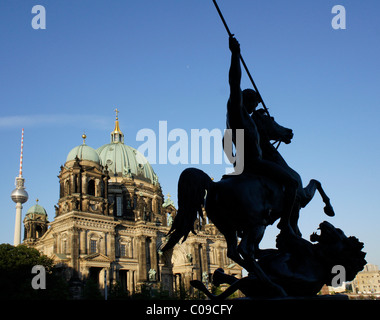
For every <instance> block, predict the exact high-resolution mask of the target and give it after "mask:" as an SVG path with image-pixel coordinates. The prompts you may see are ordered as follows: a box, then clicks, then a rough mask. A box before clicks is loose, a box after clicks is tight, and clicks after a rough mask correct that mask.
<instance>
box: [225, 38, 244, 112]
mask: <svg viewBox="0 0 380 320" xmlns="http://www.w3.org/2000/svg"><path fill="white" fill-rule="evenodd" d="M229 47H230V50H231V66H230V71H229V78H228V80H229V84H230V105H231V106H234V107H236V106H239V107H240V106H241V105H242V101H241V99H242V96H241V88H240V82H241V67H240V44H239V42H238V41H237V40H236V39H235V38H234V37H233V36H231V37H230V38H229Z"/></svg>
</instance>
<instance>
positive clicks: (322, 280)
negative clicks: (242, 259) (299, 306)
mask: <svg viewBox="0 0 380 320" xmlns="http://www.w3.org/2000/svg"><path fill="white" fill-rule="evenodd" d="M319 229H320V235H317V234H316V233H313V234H312V235H311V236H310V240H311V241H312V242H316V243H314V244H313V243H311V242H309V241H307V240H305V239H302V238H294V237H287V236H286V234H284V233H281V234H280V235H279V236H278V237H277V245H276V246H277V247H278V249H267V250H263V251H262V253H261V257H260V259H258V263H259V265H260V266H261V268H262V270H263V271H264V272H265V273H266V275H267V276H268V277H269V278H270V279H271V281H273V282H274V283H275V284H277V285H278V286H280V287H281V288H282V289H283V290H284V291H285V292H286V294H287V295H288V296H290V297H300V296H301V297H304V298H305V297H310V296H314V295H316V294H317V293H318V292H319V291H320V290H321V288H322V286H323V285H324V284H327V285H332V284H331V282H332V280H333V278H334V277H335V273H334V272H333V268H334V266H340V267H343V268H344V270H345V279H344V281H351V280H353V279H354V277H355V276H356V274H357V273H358V272H359V271H361V270H362V269H363V267H364V265H365V264H366V260H365V259H364V257H365V255H366V253H365V252H363V251H362V248H363V243H361V242H359V240H358V239H357V238H356V237H352V236H351V237H347V236H346V235H345V234H344V233H343V231H342V230H340V229H337V228H335V227H334V226H333V225H332V224H330V223H328V222H326V221H324V222H322V223H321V224H320V226H319ZM212 282H213V284H214V286H217V287H218V286H219V285H221V284H222V283H227V284H229V285H230V286H229V287H227V289H226V290H225V291H224V292H222V293H221V294H219V295H213V294H212V293H211V292H210V291H209V290H208V289H207V288H206V287H205V285H204V284H203V283H202V282H201V281H199V280H193V281H191V282H190V283H191V285H192V286H193V287H195V288H197V289H198V290H200V291H202V292H204V293H205V294H206V295H207V296H208V297H209V298H210V299H219V300H220V299H226V298H227V297H229V296H230V295H231V294H233V293H234V292H236V291H237V290H240V291H241V292H242V293H243V294H244V295H245V296H246V297H250V298H263V297H264V298H277V297H279V296H278V291H277V290H273V287H272V286H268V285H267V283H266V282H262V281H261V280H260V279H259V278H258V277H257V276H256V275H255V274H253V273H249V275H248V276H247V277H244V278H242V279H238V278H236V277H234V276H231V275H228V274H225V273H224V271H223V269H221V268H219V269H217V270H216V271H215V272H214V275H213V279H212Z"/></svg>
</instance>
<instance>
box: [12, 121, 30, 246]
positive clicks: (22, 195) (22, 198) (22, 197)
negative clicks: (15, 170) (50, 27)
mask: <svg viewBox="0 0 380 320" xmlns="http://www.w3.org/2000/svg"><path fill="white" fill-rule="evenodd" d="M23 148H24V129H22V133H21V155H20V171H19V175H18V177H16V180H15V184H16V189H14V190H13V191H12V194H11V198H12V200H13V201H14V202H15V203H16V222H15V234H14V240H13V244H14V245H15V246H17V245H19V244H20V243H21V215H22V214H21V212H22V204H23V203H25V202H27V201H28V193H27V192H26V191H25V187H24V182H25V179H24V178H23V177H22V157H23Z"/></svg>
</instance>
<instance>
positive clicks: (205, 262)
mask: <svg viewBox="0 0 380 320" xmlns="http://www.w3.org/2000/svg"><path fill="white" fill-rule="evenodd" d="M82 138H83V144H81V145H79V146H77V147H75V148H73V149H72V150H71V151H70V152H69V153H68V155H67V158H66V162H65V164H64V165H62V166H61V170H60V172H59V176H58V178H59V190H60V192H59V194H60V197H59V200H58V203H57V205H56V206H55V217H54V220H53V221H52V222H50V223H49V222H48V220H47V214H46V211H45V209H44V208H43V207H42V206H41V205H39V204H38V203H37V204H36V205H34V206H33V207H31V208H30V209H29V210H28V212H27V214H26V216H25V219H24V226H25V232H24V243H25V244H27V245H29V246H33V247H35V248H36V249H38V250H39V251H40V252H42V253H43V254H45V255H47V256H49V257H51V258H53V259H54V262H55V263H56V265H57V267H61V268H62V270H64V274H65V277H66V279H67V280H68V281H69V282H70V283H71V284H76V285H77V286H78V288H80V287H81V285H82V284H83V283H85V282H86V280H87V279H93V280H94V281H95V282H97V283H98V284H99V287H100V288H101V289H104V288H105V284H106V285H107V287H109V286H110V285H113V284H115V283H119V284H120V286H121V287H122V288H123V290H125V291H127V292H128V293H129V294H133V293H135V292H138V290H139V289H140V288H141V286H142V285H147V286H150V287H155V288H158V287H160V288H162V289H163V290H166V291H168V292H169V293H173V292H174V291H177V290H179V289H181V288H183V289H185V290H188V291H189V292H190V293H192V288H191V286H190V281H191V280H195V279H197V280H201V281H203V282H204V283H205V284H206V285H207V284H208V283H209V282H210V280H211V278H210V277H211V275H212V273H213V272H214V271H215V270H216V269H217V268H220V267H221V268H223V269H224V270H225V272H226V273H229V274H232V275H234V276H237V277H241V272H242V269H241V267H240V266H239V265H237V264H234V263H233V262H232V261H231V260H230V259H229V258H227V245H226V242H225V239H224V237H223V235H222V234H221V233H219V232H218V230H217V229H216V227H215V226H214V225H213V224H212V223H206V222H203V220H202V221H201V220H197V221H196V228H195V229H196V230H197V231H198V232H197V234H196V235H193V234H192V235H190V236H189V238H188V239H187V240H186V242H185V243H183V244H178V245H176V246H175V247H174V248H173V249H172V250H170V251H168V252H165V253H162V252H161V250H160V249H161V248H162V247H163V245H164V244H165V241H166V235H167V233H168V231H169V229H170V226H171V223H172V221H173V219H174V217H175V215H176V212H177V210H176V208H175V205H174V202H173V201H172V200H171V199H170V196H168V197H167V199H166V200H164V196H163V194H162V189H161V186H160V183H159V181H158V177H157V175H156V174H155V172H154V170H153V168H152V167H151V165H150V164H149V163H148V161H147V160H146V159H145V158H144V156H143V155H142V154H141V153H140V152H139V151H137V150H136V149H134V148H132V147H130V146H128V145H126V144H124V135H123V133H122V131H121V130H120V127H119V120H118V117H116V121H115V129H114V130H113V131H112V132H111V142H110V143H109V144H106V145H104V146H101V147H100V148H98V149H97V150H95V149H93V148H92V147H90V146H88V145H86V143H85V139H86V136H85V135H83V136H82ZM73 286H75V285H73ZM79 291H80V290H79ZM79 291H78V292H76V293H75V292H74V296H75V295H76V296H77V297H79V296H80V292H79Z"/></svg>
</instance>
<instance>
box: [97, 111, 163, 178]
mask: <svg viewBox="0 0 380 320" xmlns="http://www.w3.org/2000/svg"><path fill="white" fill-rule="evenodd" d="M96 151H97V153H98V154H99V158H100V161H101V164H102V165H103V166H106V165H107V167H108V171H109V174H110V177H111V178H112V177H113V176H115V175H116V176H118V177H135V178H137V179H141V180H145V181H147V182H150V183H152V184H154V185H156V184H157V183H158V177H157V175H156V174H155V172H154V170H153V168H152V166H151V165H150V164H149V162H148V160H147V159H146V158H145V157H144V156H143V155H142V153H141V152H139V151H138V150H136V149H135V148H132V147H130V146H127V145H125V144H124V134H123V133H122V132H121V130H120V127H119V121H118V118H117V117H116V121H115V129H114V130H113V131H112V132H111V143H108V144H105V145H103V146H101V147H100V148H98V149H97V150H96Z"/></svg>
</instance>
